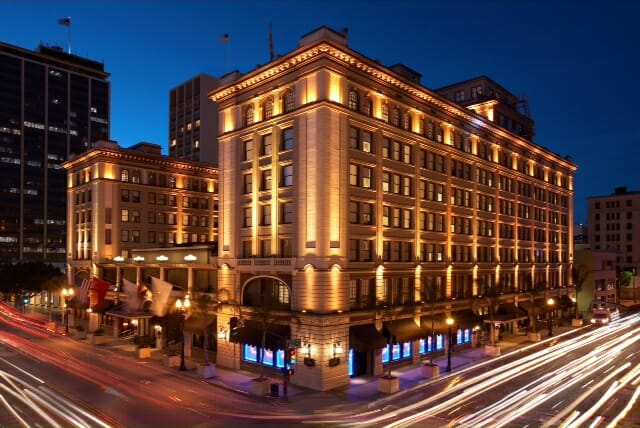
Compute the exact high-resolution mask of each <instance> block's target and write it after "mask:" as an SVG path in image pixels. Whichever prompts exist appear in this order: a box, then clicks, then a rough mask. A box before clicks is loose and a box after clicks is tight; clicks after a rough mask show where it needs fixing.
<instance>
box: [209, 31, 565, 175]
mask: <svg viewBox="0 0 640 428" xmlns="http://www.w3.org/2000/svg"><path fill="white" fill-rule="evenodd" d="M320 56H329V57H331V58H333V59H334V60H336V61H337V62H338V63H342V64H343V65H345V66H347V67H352V68H355V69H357V70H359V71H360V72H362V73H364V74H367V75H369V76H370V77H371V78H372V79H375V80H378V81H380V82H383V83H385V84H387V85H389V86H391V87H395V88H396V89H398V90H400V91H403V92H405V93H407V94H409V95H411V96H412V97H414V98H416V99H419V100H422V101H423V102H425V103H428V104H431V105H434V106H436V107H438V108H439V109H441V110H442V111H444V112H446V113H448V114H449V115H451V116H452V117H455V118H458V119H461V120H463V121H465V122H468V123H470V124H472V125H473V126H475V127H478V128H482V129H484V130H485V131H488V132H490V133H492V134H494V135H496V136H498V137H501V138H504V139H508V140H509V141H512V142H514V143H515V144H517V145H520V146H523V147H527V149H532V148H533V149H537V150H535V151H536V152H537V153H541V152H546V153H547V154H550V155H552V156H553V157H555V158H556V160H558V161H561V162H562V163H563V164H565V166H566V167H568V168H569V169H570V170H575V169H577V168H576V166H575V165H574V164H573V163H572V162H570V161H568V160H566V159H564V158H562V157H561V156H560V155H558V154H556V153H553V152H551V151H549V150H546V149H544V148H543V147H541V146H539V145H538V144H536V143H533V142H531V141H528V140H526V141H525V140H522V141H521V139H520V137H518V136H515V135H513V134H511V133H509V132H507V131H505V130H503V129H502V128H500V127H498V126H496V125H494V124H493V123H492V122H490V121H488V120H486V119H484V118H482V117H481V116H479V115H477V114H475V113H472V112H470V111H469V110H468V109H466V108H464V107H460V106H458V105H457V104H454V103H452V102H449V101H447V100H445V99H444V98H442V97H441V96H439V95H437V94H435V93H434V92H432V91H430V90H429V89H427V88H425V87H423V86H419V85H416V84H411V83H408V82H406V81H404V80H402V79H400V78H398V77H396V76H394V75H393V74H391V73H388V72H386V71H385V70H384V69H383V67H382V66H379V65H377V64H375V63H374V62H372V61H370V60H367V59H366V58H364V57H359V56H356V55H354V54H352V53H349V52H347V51H345V50H344V49H341V48H338V47H336V46H334V45H332V44H329V43H327V42H322V43H320V44H318V45H316V46H313V47H311V48H308V49H306V50H303V51H300V52H298V53H295V52H294V53H292V54H291V55H290V56H288V57H284V58H283V59H281V60H280V61H279V62H276V63H273V64H272V66H270V67H269V66H268V67H267V68H264V69H262V70H258V71H256V72H254V73H249V74H248V75H246V76H244V77H242V78H240V79H238V80H237V81H236V82H234V83H231V84H229V85H228V86H226V87H223V88H221V89H220V90H219V91H212V92H211V93H210V94H209V97H210V99H211V100H213V101H215V102H219V101H221V100H223V99H226V98H228V97H231V96H233V95H235V94H237V93H239V92H241V91H243V90H247V89H249V88H251V87H253V86H256V85H258V84H260V83H262V82H264V81H266V80H267V79H270V78H273V77H277V76H278V75H282V74H283V73H286V72H287V71H288V70H289V69H291V68H293V67H296V66H298V65H299V64H301V63H304V62H308V61H310V60H313V59H314V58H317V57H320Z"/></svg>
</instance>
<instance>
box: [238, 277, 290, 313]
mask: <svg viewBox="0 0 640 428" xmlns="http://www.w3.org/2000/svg"><path fill="white" fill-rule="evenodd" d="M242 304H243V305H245V306H253V307H268V308H269V309H284V310H287V309H289V307H290V305H291V296H290V294H289V287H287V285H286V284H285V283H284V282H282V281H280V280H277V279H275V278H255V279H253V280H252V281H251V282H250V283H249V284H247V285H246V286H245V288H244V291H243V293H242Z"/></svg>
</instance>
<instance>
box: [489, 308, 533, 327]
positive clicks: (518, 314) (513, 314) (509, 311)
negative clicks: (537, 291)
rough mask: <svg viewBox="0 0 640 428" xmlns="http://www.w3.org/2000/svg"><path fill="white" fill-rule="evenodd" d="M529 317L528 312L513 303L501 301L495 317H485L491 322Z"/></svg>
mask: <svg viewBox="0 0 640 428" xmlns="http://www.w3.org/2000/svg"><path fill="white" fill-rule="evenodd" d="M525 319H527V313H526V312H525V311H523V310H522V309H519V308H517V307H516V305H514V304H513V303H501V304H500V305H499V306H498V311H497V312H496V313H495V314H494V315H493V319H492V318H490V317H489V316H487V317H485V319H484V322H485V323H487V324H490V323H491V322H493V323H494V324H500V323H504V322H508V321H519V320H525Z"/></svg>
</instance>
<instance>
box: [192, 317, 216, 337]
mask: <svg viewBox="0 0 640 428" xmlns="http://www.w3.org/2000/svg"><path fill="white" fill-rule="evenodd" d="M215 320H216V318H215V317H209V318H202V317H190V318H189V319H188V320H186V321H185V322H184V330H185V331H190V332H191V333H202V332H203V331H205V330H206V329H208V328H209V327H210V326H211V324H213V323H214V322H215Z"/></svg>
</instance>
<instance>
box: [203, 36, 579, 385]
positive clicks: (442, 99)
mask: <svg viewBox="0 0 640 428" xmlns="http://www.w3.org/2000/svg"><path fill="white" fill-rule="evenodd" d="M483 82H484V83H483V84H485V85H489V84H492V82H491V81H490V80H487V81H483ZM219 83H220V86H219V87H218V88H216V89H215V90H213V91H212V92H211V93H210V98H211V100H212V101H214V102H215V103H216V104H217V106H218V123H219V137H218V144H219V148H220V149H219V150H220V152H219V161H220V171H219V182H220V195H219V197H220V210H219V235H218V259H217V265H218V290H219V292H220V291H221V290H224V293H225V298H224V299H222V300H223V301H224V302H225V304H222V305H220V307H219V310H218V314H217V316H218V317H217V328H218V329H219V331H220V335H219V340H218V343H217V364H219V365H221V366H225V367H235V368H255V366H256V364H259V363H260V362H262V363H263V364H266V365H268V366H270V367H272V368H273V369H280V368H283V367H285V366H286V365H287V364H288V363H289V362H288V359H287V352H285V349H286V348H287V347H291V346H292V345H291V343H292V342H291V340H296V339H299V343H300V347H297V344H296V345H294V346H296V347H297V353H298V364H297V365H296V366H295V374H294V375H293V376H291V379H290V381H291V382H293V383H295V384H300V385H304V386H306V387H309V388H313V389H317V390H329V389H333V388H336V387H339V386H343V385H347V384H348V382H349V378H350V377H351V376H359V375H380V374H382V372H383V369H384V367H385V366H386V365H387V364H392V365H393V364H403V363H412V364H417V363H419V362H420V361H422V360H424V359H425V358H427V356H428V354H429V353H430V352H431V351H432V350H433V351H441V350H442V349H443V346H444V343H445V342H446V340H445V336H446V335H445V331H446V330H445V329H444V328H445V327H443V322H442V321H443V319H444V317H452V318H453V319H454V320H455V321H454V322H455V324H454V326H455V327H454V338H453V340H454V342H455V343H456V344H465V343H469V344H473V345H475V344H478V343H481V342H482V341H483V340H486V339H483V338H484V337H485V336H486V334H487V331H492V330H493V328H494V327H496V326H498V325H499V326H500V328H501V329H506V330H507V331H510V332H515V330H516V329H517V328H518V326H519V325H521V323H522V322H526V321H527V320H529V322H530V323H531V322H533V323H534V324H535V321H536V316H537V314H539V313H540V312H541V310H542V309H541V308H540V306H541V305H540V302H545V301H546V300H547V299H548V298H549V297H553V298H554V299H555V301H556V302H565V303H566V302H567V301H568V297H569V296H570V295H573V294H574V290H573V289H572V288H571V285H572V284H571V275H570V272H571V267H572V260H573V239H572V238H573V230H572V229H573V210H574V207H573V195H574V191H573V183H574V173H575V171H576V169H577V167H576V165H575V164H573V163H572V162H571V161H570V160H569V159H566V158H564V157H561V156H558V155H556V154H554V153H553V152H551V151H549V150H548V149H546V148H544V147H542V146H539V145H537V144H535V143H533V142H532V140H531V138H532V135H533V121H527V120H526V118H525V119H523V123H524V124H525V125H527V126H529V128H527V129H525V130H524V131H523V132H521V131H522V130H523V128H520V127H516V126H513V127H511V128H512V130H509V129H507V127H505V126H500V125H499V124H497V123H496V116H494V113H495V112H496V111H500V110H499V109H501V108H503V107H504V106H503V105H502V104H504V102H503V103H502V104H501V100H500V99H497V98H496V97H495V96H489V95H488V92H485V95H487V97H484V98H483V99H482V100H481V102H480V101H479V102H478V103H477V104H473V103H470V104H468V105H466V106H463V105H461V103H459V102H456V101H455V100H451V99H449V98H448V95H447V94H448V92H447V91H443V92H442V93H439V92H436V91H433V90H430V89H428V88H425V87H424V86H422V85H421V83H420V75H419V74H418V73H416V72H415V71H413V70H411V69H409V68H408V67H405V66H403V65H400V64H399V65H396V66H392V67H385V66H382V65H380V64H379V63H378V62H376V61H373V60H371V59H369V58H366V57H364V56H362V55H361V54H359V53H357V52H355V51H353V50H352V49H350V48H349V47H348V44H347V40H346V37H345V36H344V35H343V34H341V33H337V32H335V31H333V30H331V29H328V28H325V27H323V28H320V29H318V30H316V31H314V32H312V33H309V34H307V35H305V36H303V37H302V38H301V40H300V43H299V47H298V48H297V49H296V50H294V51H293V52H291V53H289V54H286V55H283V56H281V57H278V58H277V59H276V60H274V61H272V62H271V63H269V64H267V65H265V66H263V67H260V68H258V69H256V70H254V71H252V72H249V73H247V74H244V75H240V74H239V73H237V72H236V73H231V74H229V75H226V76H223V77H221V78H220V81H219ZM456 92H457V91H454V92H453V93H454V94H455V93H456ZM492 95H493V94H492ZM458 96H459V95H458ZM505 117H506V116H505ZM513 117H516V116H513ZM516 131H517V132H516ZM543 305H544V304H543ZM265 309H266V310H265ZM523 309H527V310H528V313H527V312H523ZM556 313H559V308H558V310H557V311H556ZM488 314H491V318H492V319H494V320H495V322H494V320H492V321H489V323H487V316H488ZM264 323H266V324H267V325H269V329H268V331H267V335H266V342H267V346H264V349H263V346H262V343H263V342H262V340H261V336H262V335H261V334H260V326H261V325H263V324H264ZM483 323H484V324H483ZM432 326H433V328H432ZM478 326H480V328H478ZM489 326H491V327H489ZM303 358H304V364H303V363H302V361H303Z"/></svg>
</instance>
